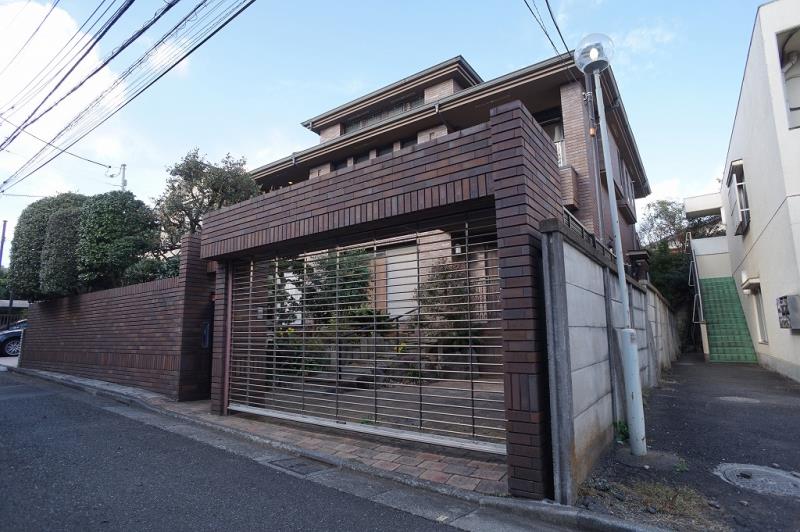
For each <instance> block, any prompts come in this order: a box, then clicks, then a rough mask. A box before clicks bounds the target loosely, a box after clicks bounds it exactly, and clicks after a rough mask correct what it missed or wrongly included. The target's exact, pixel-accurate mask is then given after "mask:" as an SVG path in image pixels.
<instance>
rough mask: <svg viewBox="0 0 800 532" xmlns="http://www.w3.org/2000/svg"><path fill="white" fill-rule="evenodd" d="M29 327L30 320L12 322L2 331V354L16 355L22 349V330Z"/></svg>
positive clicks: (0, 341) (0, 354)
mask: <svg viewBox="0 0 800 532" xmlns="http://www.w3.org/2000/svg"><path fill="white" fill-rule="evenodd" d="M27 328H28V320H19V321H15V322H14V323H12V324H11V325H10V326H9V327H8V329H6V330H5V331H0V356H4V357H16V356H19V353H20V350H21V349H22V331H23V330H24V329H27Z"/></svg>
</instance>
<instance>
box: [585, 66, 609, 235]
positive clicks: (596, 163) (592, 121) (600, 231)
mask: <svg viewBox="0 0 800 532" xmlns="http://www.w3.org/2000/svg"><path fill="white" fill-rule="evenodd" d="M584 80H585V81H584V83H585V86H584V87H585V92H584V94H585V95H586V100H585V102H586V107H587V110H588V112H589V127H590V131H589V137H590V138H591V141H590V142H589V151H590V152H591V153H590V155H589V157H590V160H591V163H592V164H591V168H590V172H591V174H592V181H593V182H594V197H595V203H596V207H597V227H596V229H597V230H596V231H595V235H597V237H598V238H599V239H600V243H604V242H605V240H606V237H605V230H604V228H603V225H604V224H603V201H602V196H601V195H600V192H601V187H600V151H599V150H598V146H597V119H596V117H595V114H594V92H593V91H592V77H591V75H589V74H585V75H584Z"/></svg>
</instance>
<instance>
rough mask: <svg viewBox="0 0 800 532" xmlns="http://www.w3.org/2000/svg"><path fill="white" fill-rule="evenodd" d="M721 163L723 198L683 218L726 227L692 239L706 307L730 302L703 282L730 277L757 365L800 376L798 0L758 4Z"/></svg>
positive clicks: (693, 207)
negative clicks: (715, 219)
mask: <svg viewBox="0 0 800 532" xmlns="http://www.w3.org/2000/svg"><path fill="white" fill-rule="evenodd" d="M725 168H726V170H725V174H724V175H723V176H722V186H721V190H720V193H719V194H718V195H716V194H714V195H706V196H699V197H694V198H687V199H686V200H685V206H686V211H687V216H689V217H695V216H702V215H707V214H711V213H714V212H721V214H722V217H723V221H724V222H725V225H726V236H725V237H717V238H713V239H703V240H695V241H694V245H693V249H694V253H695V257H696V264H697V272H698V273H699V276H700V278H701V285H703V286H704V290H703V299H704V306H705V307H708V308H707V309H706V310H710V311H711V314H713V313H714V311H715V310H717V311H719V309H714V308H713V307H714V303H715V301H714V300H716V302H717V303H719V301H721V300H724V298H722V297H716V295H715V293H714V288H713V287H712V285H713V283H712V282H709V281H707V279H712V278H717V279H722V278H725V277H728V278H730V279H732V281H733V283H734V284H735V287H736V291H737V292H738V296H739V300H740V302H741V309H742V311H743V314H744V318H745V319H746V322H747V328H748V329H749V333H750V338H751V340H752V344H753V347H754V349H755V352H756V353H757V357H758V362H759V363H760V364H762V365H764V366H767V367H769V368H771V369H774V370H775V371H778V372H780V373H783V374H784V375H787V376H789V377H791V378H793V379H795V380H799V381H800V316H797V315H796V313H797V312H800V309H798V308H796V307H793V305H797V304H800V301H798V299H793V298H792V296H795V297H796V296H797V295H798V294H800V1H797V0H778V1H775V2H771V3H768V4H765V5H762V6H761V7H760V8H759V9H758V13H757V15H756V20H755V25H754V27H753V34H752V37H751V41H750V50H749V52H748V57H747V64H746V66H745V71H744V77H743V80H742V86H741V92H740V95H739V103H738V107H737V110H736V118H735V120H734V124H733V131H732V132H731V138H730V144H729V146H728V155H727V160H726V166H725ZM706 292H708V294H706ZM784 296H789V297H788V298H786V299H782V298H783V297H784ZM708 299H711V300H712V301H706V300H708ZM791 308H795V312H794V313H792V312H791ZM723 310H730V308H727V309H723ZM734 310H735V309H734ZM723 313H724V312H723ZM787 313H788V314H792V315H788V316H787ZM706 314H708V312H706ZM705 318H706V321H709V316H708V315H706V316H705ZM791 318H794V320H795V321H794V322H793V321H792V319H791ZM714 325H715V324H713V323H711V322H709V323H708V328H707V334H708V337H709V339H710V340H709V343H710V344H711V345H710V350H711V351H712V353H713V351H714V345H713V344H714V341H713V339H711V338H712V336H714V335H715V331H714ZM793 327H796V328H793ZM722 332H724V333H727V332H729V331H725V330H723V331H722ZM716 334H717V338H718V339H719V338H720V335H719V333H718V332H717V333H716ZM723 343H725V342H723ZM727 345H733V344H731V343H730V342H727ZM707 347H708V344H707ZM717 349H718V350H719V349H723V348H722V347H719V346H718V347H717ZM707 352H708V351H707ZM712 360H713V357H712Z"/></svg>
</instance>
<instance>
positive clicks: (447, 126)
mask: <svg viewBox="0 0 800 532" xmlns="http://www.w3.org/2000/svg"><path fill="white" fill-rule="evenodd" d="M433 110H434V111H435V112H436V116H437V117H438V118H439V120H440V121H441V122H442V125H443V126H444V127H445V129H447V132H448V133H450V124H448V123H447V120H445V119H444V116H442V113H440V112H439V102H436V103H435V104H434V106H433Z"/></svg>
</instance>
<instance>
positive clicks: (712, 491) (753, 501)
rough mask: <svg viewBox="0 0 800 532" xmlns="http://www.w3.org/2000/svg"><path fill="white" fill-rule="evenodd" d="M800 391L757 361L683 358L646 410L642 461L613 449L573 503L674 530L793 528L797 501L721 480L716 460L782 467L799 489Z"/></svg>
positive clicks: (798, 522) (798, 515) (799, 512)
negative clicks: (713, 361) (645, 450)
mask: <svg viewBox="0 0 800 532" xmlns="http://www.w3.org/2000/svg"><path fill="white" fill-rule="evenodd" d="M798 412H800V385H799V384H797V383H795V382H793V381H791V380H789V379H786V378H784V377H782V376H780V375H777V374H775V373H772V372H769V371H767V370H765V369H763V368H760V367H758V366H755V365H744V364H709V363H705V362H703V360H702V358H701V357H698V356H697V355H686V356H684V357H683V358H681V359H680V360H679V361H678V362H677V363H675V364H674V365H673V368H672V370H670V371H669V372H666V373H665V374H664V375H663V378H662V384H661V387H660V388H657V389H654V390H652V392H651V393H650V395H649V397H648V399H647V404H646V407H645V416H646V420H647V437H648V444H649V447H650V449H651V452H650V453H649V456H648V458H647V459H646V460H637V459H634V458H633V457H631V456H630V454H629V453H628V452H627V449H626V448H624V447H623V446H621V445H619V444H616V449H615V452H614V453H611V455H610V456H609V457H608V458H607V459H606V460H604V461H603V462H601V463H599V464H598V466H597V467H596V468H595V470H594V471H593V474H592V476H591V477H590V479H589V480H588V481H587V482H586V483H585V484H584V486H583V487H582V488H581V489H582V491H581V493H582V495H583V497H582V499H581V500H580V501H579V504H581V505H583V506H586V507H589V508H590V509H594V510H598V511H606V512H608V513H611V514H614V515H617V516H620V517H625V518H628V519H635V520H637V521H639V522H646V523H650V524H656V525H659V526H666V527H670V528H675V529H679V530H690V529H694V530H708V529H731V530H753V531H771V530H776V531H777V530H800V497H792V496H779V495H771V494H765V493H759V492H756V491H752V490H749V489H744V488H741V487H738V486H735V485H733V484H730V483H728V482H725V481H723V480H722V479H721V478H719V477H718V476H717V475H715V474H714V469H715V468H716V467H717V466H719V465H720V464H723V463H738V464H753V465H758V466H767V467H771V468H776V469H780V470H782V471H784V472H786V473H788V474H790V475H791V474H794V475H795V476H797V478H798V482H797V486H798V488H800V473H797V472H800V446H798V444H797V442H798V441H800V422H799V420H800V417H799V416H800V414H798Z"/></svg>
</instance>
